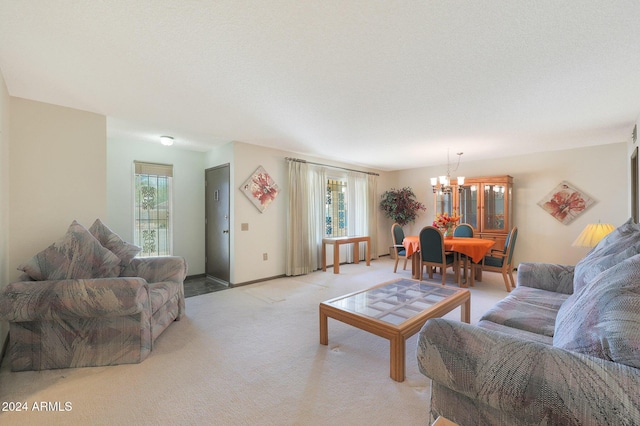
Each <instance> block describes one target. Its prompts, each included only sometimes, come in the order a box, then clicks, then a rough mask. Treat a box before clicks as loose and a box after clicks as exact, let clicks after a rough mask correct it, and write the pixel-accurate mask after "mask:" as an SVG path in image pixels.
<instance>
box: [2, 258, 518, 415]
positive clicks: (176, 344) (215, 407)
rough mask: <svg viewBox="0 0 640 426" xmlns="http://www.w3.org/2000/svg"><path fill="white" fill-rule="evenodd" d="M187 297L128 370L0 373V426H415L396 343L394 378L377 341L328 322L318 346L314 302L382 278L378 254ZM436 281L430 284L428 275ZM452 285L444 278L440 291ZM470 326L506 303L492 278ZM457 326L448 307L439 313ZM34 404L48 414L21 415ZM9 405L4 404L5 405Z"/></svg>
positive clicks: (421, 409) (423, 390)
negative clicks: (182, 310) (398, 378)
mask: <svg viewBox="0 0 640 426" xmlns="http://www.w3.org/2000/svg"><path fill="white" fill-rule="evenodd" d="M340 271H341V273H340V274H339V275H335V274H333V273H331V272H314V273H312V274H309V275H305V276H301V277H290V278H280V279H275V280H271V281H265V282H262V283H257V284H251V285H247V286H242V287H237V288H231V289H228V290H225V291H218V292H214V293H208V294H203V295H199V296H194V297H190V298H188V299H187V302H186V308H187V317H186V318H185V319H183V320H182V321H179V322H176V323H174V324H172V325H171V326H170V327H169V328H168V329H167V330H166V331H165V332H164V333H163V334H162V335H161V336H160V337H159V338H158V340H157V341H156V342H155V345H154V349H153V352H152V353H151V354H150V355H149V357H148V358H147V359H146V360H145V361H143V362H142V363H140V364H132V365H118V366H110V367H92V368H78V369H64V370H49V371H40V372H19V373H12V372H11V371H10V369H9V365H8V362H7V361H8V360H6V359H5V361H4V362H3V364H2V366H1V368H0V403H3V404H4V405H3V406H2V407H0V410H1V409H2V408H8V404H9V403H11V402H13V403H20V404H23V403H26V407H27V411H22V412H15V411H14V412H7V411H0V424H2V425H30V424H33V425H40V424H47V425H57V424H60V425H86V424H92V425H132V424H135V425H159V424H162V425H202V424H215V425H330V424H349V425H392V424H393V425H396V424H401V425H426V424H428V404H429V380H428V379H427V378H426V377H425V376H423V375H422V374H420V373H419V371H418V367H417V362H416V359H415V347H416V342H417V336H414V337H412V338H410V339H409V340H408V341H407V372H406V380H405V381H404V382H401V383H398V382H395V381H393V380H391V379H390V378H389V343H388V341H387V340H385V339H382V338H380V337H377V336H374V335H372V334H369V333H366V332H363V331H360V330H357V329H355V328H353V327H351V326H348V325H346V324H342V323H340V322H337V321H334V320H331V319H330V320H329V345H328V346H323V345H320V344H319V342H318V304H319V303H320V302H321V301H323V300H326V299H329V298H332V297H336V296H339V295H342V294H345V293H349V292H353V291H357V290H361V289H364V288H367V287H371V286H372V285H374V284H379V283H382V282H385V281H389V280H392V279H395V278H409V277H410V272H409V271H400V270H399V271H398V273H397V274H394V273H393V261H392V260H391V259H389V258H382V259H379V260H376V261H373V262H371V266H369V267H367V266H365V265H364V264H362V263H361V264H359V265H344V266H341V268H340ZM435 278H436V281H439V280H438V278H439V276H436V277H435ZM447 285H452V286H454V285H455V284H453V276H452V275H450V277H449V283H448V284H447ZM471 292H472V296H471V321H472V323H473V322H476V321H477V320H478V318H479V317H480V315H481V314H482V313H483V312H484V311H486V310H487V309H488V308H489V307H490V306H491V305H493V304H494V303H495V302H496V301H497V300H499V299H501V298H503V297H504V296H506V294H507V293H506V291H505V290H504V284H503V282H502V277H501V275H500V274H494V273H485V274H484V281H483V282H482V283H477V284H476V287H475V288H472V289H471ZM447 317H448V318H451V319H455V320H459V318H460V311H459V308H458V309H456V310H454V311H453V312H451V313H450V314H448V315H447ZM41 402H44V403H45V405H46V406H48V407H50V408H57V407H59V408H58V409H56V410H54V411H40V412H36V411H34V410H33V405H34V403H35V404H40V403H41ZM14 407H15V404H14Z"/></svg>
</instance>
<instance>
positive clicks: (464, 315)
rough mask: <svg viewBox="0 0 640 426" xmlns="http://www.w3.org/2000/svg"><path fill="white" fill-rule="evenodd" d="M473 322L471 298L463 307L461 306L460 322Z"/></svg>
mask: <svg viewBox="0 0 640 426" xmlns="http://www.w3.org/2000/svg"><path fill="white" fill-rule="evenodd" d="M470 320H471V298H469V299H467V301H466V302H464V303H463V304H462V305H460V321H462V322H466V323H467V324H469V321H470Z"/></svg>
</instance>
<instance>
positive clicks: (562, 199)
mask: <svg viewBox="0 0 640 426" xmlns="http://www.w3.org/2000/svg"><path fill="white" fill-rule="evenodd" d="M593 203H595V200H594V199H593V198H591V197H590V196H589V195H588V194H587V193H585V192H584V191H581V190H579V189H578V188H576V187H575V186H573V185H571V184H570V183H569V182H566V181H562V182H560V183H559V184H558V186H556V187H555V188H553V190H552V191H551V192H549V193H548V194H547V195H545V196H544V198H542V200H540V201H538V205H539V206H540V207H542V208H543V209H544V210H545V211H546V212H547V213H549V214H550V215H551V216H553V217H554V218H555V219H557V220H558V221H559V222H561V223H563V224H565V225H568V224H569V223H571V222H572V221H573V220H574V219H575V218H577V217H578V216H580V215H581V214H582V213H584V212H585V210H587V208H589V206H591V205H592V204H593Z"/></svg>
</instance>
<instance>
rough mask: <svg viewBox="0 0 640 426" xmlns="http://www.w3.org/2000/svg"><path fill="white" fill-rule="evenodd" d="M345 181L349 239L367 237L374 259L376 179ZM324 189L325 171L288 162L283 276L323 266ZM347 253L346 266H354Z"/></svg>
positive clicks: (359, 177)
mask: <svg viewBox="0 0 640 426" xmlns="http://www.w3.org/2000/svg"><path fill="white" fill-rule="evenodd" d="M346 180H347V215H348V216H347V231H348V233H349V235H368V236H370V237H371V257H372V258H377V257H378V256H377V253H378V251H377V241H378V209H377V203H376V197H377V176H375V175H368V174H364V173H348V174H347V175H346ZM326 186H327V170H326V168H325V167H321V166H314V165H310V164H308V163H304V162H300V161H289V208H288V209H287V244H286V249H287V254H286V256H287V259H286V265H285V274H286V275H289V276H290V275H302V274H308V273H310V272H313V271H315V270H317V269H319V268H320V267H321V266H322V259H321V256H322V238H323V236H324V229H325V211H324V209H325V202H326ZM364 244H365V243H361V246H360V260H363V259H364V256H365V253H366V246H365V245H364ZM347 253H348V255H347V262H353V260H354V259H353V253H352V251H351V250H348V251H347Z"/></svg>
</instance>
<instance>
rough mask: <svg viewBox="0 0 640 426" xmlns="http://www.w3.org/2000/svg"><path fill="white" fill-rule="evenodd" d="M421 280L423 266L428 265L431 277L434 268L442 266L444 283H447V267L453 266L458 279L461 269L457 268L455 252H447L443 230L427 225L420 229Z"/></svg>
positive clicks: (430, 276) (431, 276)
mask: <svg viewBox="0 0 640 426" xmlns="http://www.w3.org/2000/svg"><path fill="white" fill-rule="evenodd" d="M419 239H420V281H422V272H423V268H424V267H425V266H426V267H427V268H428V271H429V278H430V279H432V278H433V269H434V268H440V271H441V274H442V285H445V283H446V279H447V278H446V271H447V268H452V269H453V272H454V274H455V277H456V281H458V274H459V273H460V271H459V270H458V268H456V263H455V257H454V254H453V253H448V254H447V253H445V251H444V236H443V235H442V231H440V230H439V229H438V228H436V227H433V226H425V227H424V228H422V230H421V231H420V235H419Z"/></svg>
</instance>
